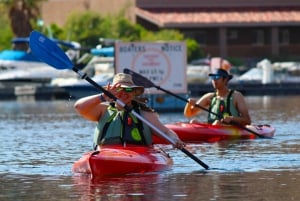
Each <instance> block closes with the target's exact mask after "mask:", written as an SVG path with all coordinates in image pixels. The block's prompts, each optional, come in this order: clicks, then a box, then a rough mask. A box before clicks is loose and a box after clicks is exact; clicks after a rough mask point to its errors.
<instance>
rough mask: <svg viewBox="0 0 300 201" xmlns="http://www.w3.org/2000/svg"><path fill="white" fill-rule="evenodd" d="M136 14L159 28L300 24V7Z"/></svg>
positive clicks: (185, 10)
mask: <svg viewBox="0 0 300 201" xmlns="http://www.w3.org/2000/svg"><path fill="white" fill-rule="evenodd" d="M136 15H137V16H139V17H141V18H144V19H145V20H148V21H150V22H152V23H154V24H156V25H157V26H159V27H170V28H171V27H197V26H198V27H209V26H224V25H226V26H249V25H251V26H253V25H284V24H288V25H300V8H297V7H295V8H242V9H241V8H236V9H234V8H231V9H196V8H195V9H148V10H146V9H141V8H136Z"/></svg>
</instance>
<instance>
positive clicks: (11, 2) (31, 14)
mask: <svg viewBox="0 0 300 201" xmlns="http://www.w3.org/2000/svg"><path fill="white" fill-rule="evenodd" d="M41 1H44V0H6V1H4V3H5V4H6V5H7V6H8V8H9V13H8V14H9V19H10V26H11V29H12V31H13V33H14V36H15V37H16V38H17V37H28V36H29V34H30V32H31V31H32V30H33V29H32V25H31V22H32V21H33V20H36V19H37V18H38V17H39V15H40V11H39V7H38V3H39V2H41ZM14 49H18V50H27V49H28V44H23V43H20V44H16V45H15V46H14Z"/></svg>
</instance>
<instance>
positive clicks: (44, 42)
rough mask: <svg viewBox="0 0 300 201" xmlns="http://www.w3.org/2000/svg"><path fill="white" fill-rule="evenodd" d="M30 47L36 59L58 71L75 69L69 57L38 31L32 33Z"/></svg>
mask: <svg viewBox="0 0 300 201" xmlns="http://www.w3.org/2000/svg"><path fill="white" fill-rule="evenodd" d="M29 46H30V49H31V52H32V54H33V55H34V56H35V57H37V58H38V59H39V60H41V61H42V62H45V63H46V64H48V65H50V66H53V67H54V68H56V69H59V70H62V69H72V68H73V67H74V64H73V63H72V61H71V60H70V59H69V57H68V56H67V55H66V54H65V52H64V51H63V50H62V49H61V48H60V47H58V46H57V44H56V43H55V42H54V41H52V40H50V39H49V38H47V37H46V36H45V35H43V34H41V33H39V32H37V31H32V32H31V33H30V37H29Z"/></svg>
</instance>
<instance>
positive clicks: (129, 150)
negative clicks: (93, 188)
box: [72, 145, 173, 177]
mask: <svg viewBox="0 0 300 201" xmlns="http://www.w3.org/2000/svg"><path fill="white" fill-rule="evenodd" d="M172 165H173V161H172V159H171V158H170V157H169V156H168V155H167V154H166V153H164V152H162V151H161V150H159V149H156V148H154V147H145V146H137V145H126V146H125V147H124V146H122V145H109V146H108V145H106V146H102V147H101V149H100V150H99V151H93V152H88V153H85V154H84V155H83V157H82V158H81V159H79V160H78V161H76V162H75V163H74V164H73V167H72V171H73V172H74V173H80V174H91V175H92V177H103V176H114V175H125V174H132V173H145V172H158V171H164V170H168V169H170V168H171V167H172Z"/></svg>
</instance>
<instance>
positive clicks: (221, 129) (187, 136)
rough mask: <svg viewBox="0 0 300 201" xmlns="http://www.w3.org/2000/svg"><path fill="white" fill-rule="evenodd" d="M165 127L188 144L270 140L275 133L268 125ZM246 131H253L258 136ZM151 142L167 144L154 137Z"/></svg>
mask: <svg viewBox="0 0 300 201" xmlns="http://www.w3.org/2000/svg"><path fill="white" fill-rule="evenodd" d="M166 127H168V128H169V129H171V130H173V131H175V132H176V133H177V135H178V137H179V138H180V139H181V140H182V141H184V142H188V143H199V142H218V141H221V140H236V139H255V138H259V136H260V137H262V138H272V137H273V136H274V133H275V128H274V127H272V126H270V125H249V126H246V129H243V128H239V127H236V126H232V125H212V124H207V123H187V122H176V123H172V124H166ZM247 130H250V131H253V132H255V133H256V134H259V136H257V135H256V134H254V133H253V132H249V131H247ZM153 142H154V143H156V144H167V142H166V141H165V140H163V139H161V138H159V137H156V136H154V138H153Z"/></svg>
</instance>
